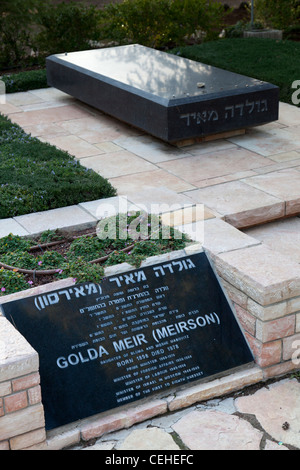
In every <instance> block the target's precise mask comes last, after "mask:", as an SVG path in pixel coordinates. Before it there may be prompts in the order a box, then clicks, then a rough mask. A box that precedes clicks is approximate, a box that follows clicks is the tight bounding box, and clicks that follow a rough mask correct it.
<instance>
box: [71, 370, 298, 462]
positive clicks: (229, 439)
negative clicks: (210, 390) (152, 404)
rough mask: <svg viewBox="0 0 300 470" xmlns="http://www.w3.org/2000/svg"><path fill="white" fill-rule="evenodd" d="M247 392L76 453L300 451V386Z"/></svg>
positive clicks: (290, 383) (281, 384)
mask: <svg viewBox="0 0 300 470" xmlns="http://www.w3.org/2000/svg"><path fill="white" fill-rule="evenodd" d="M249 391H250V394H249V395H247V394H245V395H244V392H242V393H240V394H239V396H234V397H229V398H226V397H225V398H223V399H214V400H209V401H207V402H203V403H199V404H197V405H196V406H192V407H190V408H187V409H184V410H182V411H178V412H176V413H170V414H167V415H163V416H161V417H157V418H155V419H152V420H149V421H145V422H143V423H141V424H138V425H135V426H133V427H131V428H130V429H125V430H122V431H119V432H115V433H110V434H106V435H104V436H103V437H102V438H100V439H98V440H96V441H95V440H94V441H91V442H90V443H89V445H88V446H77V447H75V448H72V450H109V451H111V450H126V451H130V450H156V451H159V450H165V451H168V450H300V432H299V429H300V383H299V382H298V381H297V380H296V379H284V380H281V381H278V382H275V383H273V384H271V385H269V386H265V387H262V388H261V389H259V390H257V391H256V392H254V393H253V390H252V392H251V388H250V389H249ZM118 455H120V454H118Z"/></svg>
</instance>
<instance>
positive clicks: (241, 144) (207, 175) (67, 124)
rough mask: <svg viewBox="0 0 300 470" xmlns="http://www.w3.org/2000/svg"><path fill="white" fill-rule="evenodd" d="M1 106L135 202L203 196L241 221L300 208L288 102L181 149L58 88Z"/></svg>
mask: <svg viewBox="0 0 300 470" xmlns="http://www.w3.org/2000/svg"><path fill="white" fill-rule="evenodd" d="M0 112H4V113H5V114H8V116H9V117H10V119H12V120H13V121H14V122H16V123H18V124H19V125H21V126H22V127H23V128H24V129H25V130H26V131H27V132H28V133H31V134H32V135H33V136H37V137H38V138H39V139H41V140H42V141H46V142H49V143H51V144H54V145H56V146H57V147H59V148H61V149H64V150H67V151H69V152H70V153H71V154H72V155H75V157H76V158H78V159H79V160H80V161H81V163H82V164H83V165H84V166H86V167H88V168H92V169H93V170H95V171H96V172H99V173H100V174H101V175H102V176H104V177H106V178H108V179H109V181H110V182H111V183H112V185H113V186H114V187H115V188H116V189H117V190H118V194H119V195H124V196H128V198H130V200H131V201H133V202H138V203H141V202H143V203H146V204H149V203H155V202H156V203H157V202H158V203H162V202H164V203H169V204H174V203H179V204H180V203H181V204H188V203H192V204H195V203H201V204H205V206H206V207H207V208H208V209H209V211H210V212H212V213H213V214H214V215H216V216H217V217H221V218H223V219H224V220H226V221H228V222H230V223H232V224H233V225H235V226H236V227H239V226H240V225H243V226H247V225H251V222H252V221H253V220H252V219H253V218H254V221H255V222H260V219H261V220H263V221H267V220H272V219H274V218H278V217H282V216H285V215H293V214H295V215H296V214H299V212H300V185H299V171H300V109H299V108H296V107H295V106H290V105H287V104H285V103H281V104H280V116H279V120H278V121H277V122H275V123H271V124H267V125H264V126H261V127H258V128H254V129H251V130H249V131H247V133H246V135H242V136H238V137H232V138H228V139H221V140H218V141H214V142H207V143H201V144H195V145H192V146H189V147H184V148H180V149H179V148H175V147H172V146H170V145H167V144H165V143H163V142H161V141H159V140H157V139H156V138H153V137H151V136H149V135H146V134H144V133H142V132H139V131H138V130H136V129H133V128H132V127H129V126H127V125H126V124H123V123H121V122H119V121H116V120H115V119H112V118H110V117H108V116H106V115H103V114H101V113H100V112H98V111H97V110H95V109H93V108H91V107H88V106H85V105H84V104H82V103H80V102H79V101H77V100H75V99H73V98H71V97H69V96H67V95H65V94H63V93H62V92H60V91H58V90H55V89H53V88H50V89H42V90H34V91H31V92H27V93H16V94H11V95H7V104H6V105H0ZM240 218H242V222H241V223H240ZM245 218H246V220H245Z"/></svg>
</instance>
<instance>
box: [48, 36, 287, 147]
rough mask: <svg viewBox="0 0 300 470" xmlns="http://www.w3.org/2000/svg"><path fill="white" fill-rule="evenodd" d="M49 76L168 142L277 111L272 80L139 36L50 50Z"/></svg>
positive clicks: (264, 118) (258, 120)
mask: <svg viewBox="0 0 300 470" xmlns="http://www.w3.org/2000/svg"><path fill="white" fill-rule="evenodd" d="M47 77H48V84H49V85H50V86H53V87H55V88H58V89H59V90H61V91H64V92H65V93H68V94H70V95H72V96H74V97H75V98H77V99H79V100H81V101H83V102H85V103H87V104H89V105H91V106H93V107H95V108H97V109H99V110H101V111H103V112H105V113H108V114H109V115H112V116H114V117H116V118H118V119H120V120H122V121H125V122H126V123H128V124H131V125H133V126H135V127H137V128H139V129H142V130H143V131H146V132H147V133H149V134H152V135H154V136H156V137H158V138H160V139H162V140H165V141H167V142H171V143H172V142H176V141H179V140H185V139H190V138H199V137H204V136H207V135H212V134H218V133H222V132H229V131H234V130H238V129H245V128H247V127H252V126H257V125H259V124H264V123H268V122H271V121H275V120H277V119H278V105H279V89H278V88H277V87H276V86H274V85H272V84H269V83H266V82H262V81H260V80H256V79H253V78H249V77H245V76H243V75H239V74H235V73H232V72H227V71H225V70H222V69H219V68H216V67H211V66H209V65H205V64H201V63H199V62H195V61H192V60H189V59H184V58H182V57H179V56H176V55H172V54H168V53H166V52H161V51H157V50H154V49H151V48H148V47H144V46H140V45H138V44H134V45H129V46H119V47H112V48H107V49H97V50H90V51H82V52H72V53H66V54H57V55H52V56H50V57H48V58H47Z"/></svg>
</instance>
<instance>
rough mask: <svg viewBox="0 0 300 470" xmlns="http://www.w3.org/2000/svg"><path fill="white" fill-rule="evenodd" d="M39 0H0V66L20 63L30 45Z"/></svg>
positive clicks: (28, 54)
mask: <svg viewBox="0 0 300 470" xmlns="http://www.w3.org/2000/svg"><path fill="white" fill-rule="evenodd" d="M39 3H40V0H1V2H0V66H1V68H3V67H11V66H15V65H22V63H24V62H25V60H28V57H30V53H31V47H32V25H33V24H34V22H35V15H36V12H37V8H38V5H39Z"/></svg>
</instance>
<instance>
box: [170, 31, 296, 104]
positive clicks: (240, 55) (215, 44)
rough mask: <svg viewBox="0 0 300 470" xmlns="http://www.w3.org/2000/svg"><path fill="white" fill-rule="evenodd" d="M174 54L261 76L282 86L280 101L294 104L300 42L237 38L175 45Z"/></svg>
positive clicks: (250, 75) (258, 77) (251, 75)
mask: <svg viewBox="0 0 300 470" xmlns="http://www.w3.org/2000/svg"><path fill="white" fill-rule="evenodd" d="M171 52H172V53H173V54H179V55H180V56H181V57H186V58H188V59H192V60H196V61H198V62H203V63H204V64H208V65H213V66H215V67H220V68H222V69H224V70H229V71H231V72H235V73H239V74H242V75H246V76H248V77H252V78H257V79H259V80H263V81H266V82H269V83H272V84H274V85H277V86H278V87H279V88H280V101H283V102H285V103H290V104H292V101H291V100H292V94H293V92H294V90H292V88H291V86H292V83H293V82H294V81H295V80H300V43H299V42H293V41H276V40H273V39H259V38H234V39H221V40H218V41H211V42H206V43H203V44H200V45H194V46H184V47H179V48H176V49H173V50H172V51H171Z"/></svg>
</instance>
